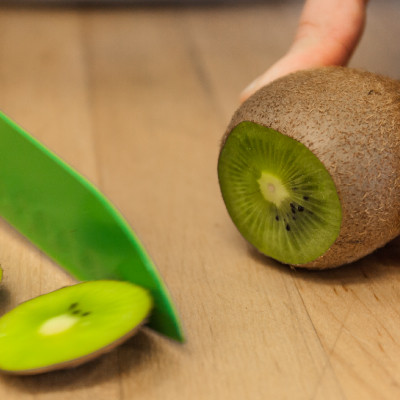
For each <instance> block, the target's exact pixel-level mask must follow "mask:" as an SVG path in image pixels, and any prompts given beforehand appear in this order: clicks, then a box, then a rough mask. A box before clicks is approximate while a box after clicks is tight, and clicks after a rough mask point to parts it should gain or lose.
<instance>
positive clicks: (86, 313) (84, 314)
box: [82, 311, 90, 317]
mask: <svg viewBox="0 0 400 400" xmlns="http://www.w3.org/2000/svg"><path fill="white" fill-rule="evenodd" d="M87 315H90V312H89V311H86V312H84V313H83V314H82V317H86V316H87Z"/></svg>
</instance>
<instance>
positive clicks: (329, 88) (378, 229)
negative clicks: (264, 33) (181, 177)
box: [218, 67, 400, 269]
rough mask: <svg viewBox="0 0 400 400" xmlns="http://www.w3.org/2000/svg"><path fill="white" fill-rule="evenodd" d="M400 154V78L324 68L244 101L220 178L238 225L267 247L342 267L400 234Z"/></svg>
mask: <svg viewBox="0 0 400 400" xmlns="http://www.w3.org/2000/svg"><path fill="white" fill-rule="evenodd" d="M399 154H400V83H399V82H398V81H396V80H392V79H390V78H387V77H383V76H380V75H377V74H373V73H370V72H367V71H362V70H357V69H351V68H345V67H324V68H318V69H311V70H306V71H301V72H297V73H294V74H291V75H288V76H286V77H283V78H281V79H278V80H276V81H274V82H272V83H271V84H270V85H268V86H266V87H264V88H262V89H260V90H259V91H258V92H256V93H255V94H254V95H253V96H252V97H250V98H249V99H248V100H247V101H246V102H244V103H243V104H242V105H241V107H240V108H239V109H238V110H237V111H236V113H235V114H234V116H233V118H232V120H231V122H230V124H229V126H228V128H227V130H226V133H225V135H224V137H223V140H222V148H221V152H220V156H219V161H218V176H219V182H220V187H221V192H222V196H223V199H224V201H225V204H226V207H227V209H228V212H229V214H230V216H231V217H232V220H233V222H234V223H235V224H236V226H237V228H238V229H239V231H240V232H241V233H242V235H243V236H244V237H245V238H246V239H247V240H248V241H249V242H250V243H252V244H253V245H254V246H255V247H256V248H257V249H258V250H259V251H261V252H262V253H264V254H266V255H267V256H270V257H272V258H275V259H277V260H278V261H281V262H283V263H286V264H290V265H293V266H299V267H306V268H316V269H322V268H332V267H337V266H340V265H343V264H347V263H350V262H353V261H355V260H358V259H359V258H361V257H363V256H365V255H367V254H369V253H371V252H372V251H374V250H375V249H377V248H379V247H382V246H384V245H385V244H386V243H387V242H388V241H390V240H391V239H393V238H394V237H396V236H398V235H399V233H400V208H399V204H398V203H399V198H400V157H399ZM299 207H300V209H299ZM300 210H301V211H300ZM291 213H292V214H293V215H291ZM290 217H292V219H290ZM293 217H294V218H293ZM288 227H289V229H288Z"/></svg>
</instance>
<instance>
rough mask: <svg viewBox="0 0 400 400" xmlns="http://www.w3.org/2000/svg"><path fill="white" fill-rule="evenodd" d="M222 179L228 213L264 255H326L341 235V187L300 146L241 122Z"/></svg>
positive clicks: (289, 258) (291, 258)
mask: <svg viewBox="0 0 400 400" xmlns="http://www.w3.org/2000/svg"><path fill="white" fill-rule="evenodd" d="M218 172H219V181H220V186H221V191H222V196H223V198H224V201H225V204H226V207H227V209H228V212H229V214H230V216H231V218H232V220H233V221H234V223H235V224H236V226H237V228H238V229H239V231H240V232H241V234H242V235H243V236H244V237H245V238H246V239H247V240H248V241H249V242H251V243H252V244H253V245H254V246H255V247H256V248H257V249H258V250H259V251H261V252H262V253H264V254H267V255H268V256H270V257H272V258H274V259H276V260H278V261H281V262H283V263H286V264H294V265H296V264H304V263H307V262H309V261H312V260H315V259H316V258H317V257H319V256H320V255H322V254H324V253H325V252H326V251H327V250H328V249H329V247H330V246H331V245H332V244H333V243H334V241H335V240H336V238H337V236H338V235H339V231H340V223H341V218H342V213H341V206H340V201H339V198H338V195H337V192H336V188H335V184H334V182H333V180H332V178H331V176H330V175H329V173H328V171H327V170H326V169H325V167H324V165H323V164H322V163H321V161H320V160H319V159H318V158H317V157H316V156H315V155H314V154H313V153H312V152H311V151H310V150H309V149H308V148H307V147H306V146H304V145H303V144H301V143H300V142H298V141H296V140H294V139H292V138H290V137H288V136H285V135H282V134H281V133H279V132H277V131H275V130H273V129H270V128H267V127H264V126H261V125H258V124H255V123H253V122H241V123H240V124H238V125H237V126H236V127H235V128H234V129H233V130H232V132H231V134H230V135H229V137H228V139H227V140H226V143H225V146H224V148H223V149H222V151H221V155H220V159H219V165H218Z"/></svg>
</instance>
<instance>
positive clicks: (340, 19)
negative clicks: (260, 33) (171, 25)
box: [240, 0, 367, 101]
mask: <svg viewBox="0 0 400 400" xmlns="http://www.w3.org/2000/svg"><path fill="white" fill-rule="evenodd" d="M366 4H367V0H325V1H321V0H307V1H306V4H305V6H304V9H303V12H302V15H301V17H300V23H299V27H298V29H297V33H296V37H295V40H294V43H293V45H292V46H291V48H290V49H289V51H288V53H287V54H286V55H285V56H284V57H283V58H281V59H280V60H279V61H277V62H276V63H275V64H273V65H272V66H271V67H270V68H269V69H268V70H267V71H266V72H264V73H263V74H262V75H261V76H259V77H258V78H257V79H255V80H254V81H253V82H252V83H251V84H250V85H249V86H247V87H246V89H244V91H243V92H242V94H241V96H240V100H241V101H244V100H246V99H247V98H248V97H249V96H251V95H252V94H253V93H254V92H256V91H257V90H258V89H260V88H261V87H262V86H265V85H266V84H268V83H270V82H272V81H273V80H275V79H277V78H280V77H281V76H284V75H287V74H289V73H291V72H295V71H298V70H301V69H307V68H314V67H321V66H325V65H345V64H346V63H347V62H348V60H349V59H350V57H351V55H352V53H353V51H354V49H355V47H356V46H357V43H358V41H359V39H360V37H361V34H362V32H363V29H364V24H365V10H366Z"/></svg>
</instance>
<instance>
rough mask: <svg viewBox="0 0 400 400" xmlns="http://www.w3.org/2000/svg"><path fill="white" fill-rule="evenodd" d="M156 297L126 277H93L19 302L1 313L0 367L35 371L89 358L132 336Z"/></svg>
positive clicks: (11, 370)
mask: <svg viewBox="0 0 400 400" xmlns="http://www.w3.org/2000/svg"><path fill="white" fill-rule="evenodd" d="M152 303H153V302H152V298H151V296H150V294H149V293H148V292H147V291H146V290H145V289H143V288H141V287H139V286H136V285H133V284H132V283H129V282H123V281H106V280H104V281H90V282H84V283H79V284H77V285H74V286H69V287H65V288H62V289H59V290H56V291H54V292H51V293H48V294H45V295H42V296H39V297H36V298H34V299H32V300H29V301H27V302H25V303H22V304H20V305H19V306H17V307H16V308H14V309H13V310H11V311H10V312H8V313H7V314H5V315H4V316H2V317H1V318H0V370H2V371H5V372H8V373H14V374H21V375H29V374H37V373H42V372H47V371H52V370H56V369H63V368H67V367H74V366H77V365H80V364H82V363H84V362H87V361H89V360H91V359H93V358H95V357H97V356H99V355H101V354H103V353H104V352H106V351H109V350H111V349H112V348H114V347H115V346H117V345H118V344H120V343H122V342H123V341H125V340H126V339H128V338H129V337H131V336H132V335H133V334H134V333H135V332H136V330H137V329H138V327H139V326H140V325H141V324H143V323H144V321H145V320H146V318H147V317H148V315H149V313H150V311H151V308H152Z"/></svg>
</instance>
